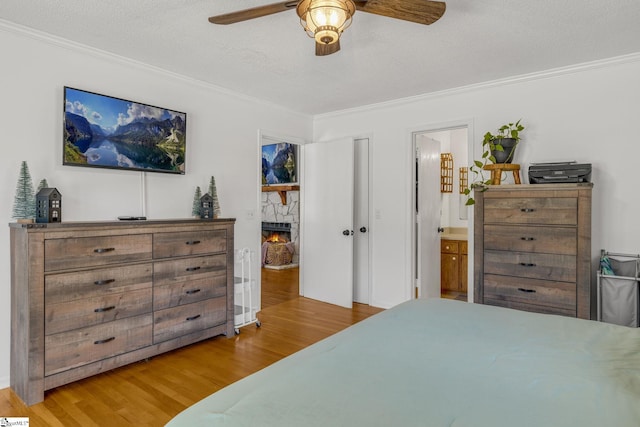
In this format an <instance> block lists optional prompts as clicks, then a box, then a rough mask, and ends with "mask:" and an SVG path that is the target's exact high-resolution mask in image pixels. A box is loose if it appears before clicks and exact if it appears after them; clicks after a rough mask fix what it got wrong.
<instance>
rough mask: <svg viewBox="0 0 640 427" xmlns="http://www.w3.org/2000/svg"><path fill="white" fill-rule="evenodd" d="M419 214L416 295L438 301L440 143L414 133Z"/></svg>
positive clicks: (417, 216)
mask: <svg viewBox="0 0 640 427" xmlns="http://www.w3.org/2000/svg"><path fill="white" fill-rule="evenodd" d="M414 138H415V145H416V156H417V157H416V158H417V162H418V164H417V166H418V167H417V181H418V191H417V198H418V203H417V206H418V212H417V215H416V222H417V231H418V232H417V238H418V242H417V252H418V253H417V256H418V284H419V285H418V296H419V297H420V298H440V235H439V232H438V230H439V228H440V214H441V206H440V205H441V200H440V143H439V142H438V141H436V140H434V139H431V138H429V137H427V136H426V135H424V134H415V137H414Z"/></svg>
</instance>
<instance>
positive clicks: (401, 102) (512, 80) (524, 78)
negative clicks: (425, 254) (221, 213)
mask: <svg viewBox="0 0 640 427" xmlns="http://www.w3.org/2000/svg"><path fill="white" fill-rule="evenodd" d="M634 62H640V52H637V53H632V54H628V55H622V56H616V57H613V58H606V59H600V60H597V61H590V62H584V63H580V64H574V65H569V66H566V67H559V68H552V69H549V70H544V71H537V72H534V73H528V74H521V75H517V76H512V77H506V78H503V79H497V80H491V81H488V82H482V83H475V84H472V85H467V86H460V87H456V88H452V89H445V90H441V91H437V92H429V93H424V94H420V95H414V96H409V97H405V98H398V99H394V100H391V101H385V102H379V103H375V104H368V105H363V106H360V107H354V108H348V109H344V110H337V111H332V112H329V113H323V114H317V115H315V116H313V118H314V120H318V119H330V118H333V117H338V116H344V115H345V114H356V113H364V112H367V111H372V110H378V109H381V108H390V107H399V106H406V105H409V104H413V103H416V102H421V101H425V100H431V99H436V98H443V97H447V96H451V95H459V94H464V93H469V92H474V91H478V90H484V89H490V88H494V87H500V86H507V85H511V84H517V83H523V82H529V81H534V80H543V79H548V78H553V77H558V76H562V75H565V74H577V73H582V72H585V71H590V70H594V69H599V68H609V67H614V66H618V65H622V64H629V63H634Z"/></svg>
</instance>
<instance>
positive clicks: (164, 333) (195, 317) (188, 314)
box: [153, 297, 227, 343]
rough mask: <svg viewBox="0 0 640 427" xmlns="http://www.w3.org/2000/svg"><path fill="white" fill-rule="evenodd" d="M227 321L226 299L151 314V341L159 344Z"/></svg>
mask: <svg viewBox="0 0 640 427" xmlns="http://www.w3.org/2000/svg"><path fill="white" fill-rule="evenodd" d="M226 320H227V299H226V298H225V297H221V298H211V299H208V300H204V301H200V302H196V303H193V304H187V305H181V306H178V307H173V308H167V309H165V310H159V311H156V312H154V314H153V323H154V330H153V341H154V343H159V342H162V341H167V340H170V339H172V338H177V337H180V336H182V335H187V334H189V333H191V332H196V331H200V330H203V329H207V328H211V327H214V326H216V325H220V324H222V323H224V322H225V321H226Z"/></svg>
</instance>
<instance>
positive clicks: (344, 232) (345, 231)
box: [342, 230, 351, 236]
mask: <svg viewBox="0 0 640 427" xmlns="http://www.w3.org/2000/svg"><path fill="white" fill-rule="evenodd" d="M342 234H343V235H345V236H348V235H349V234H351V233H349V230H344V231H343V232H342Z"/></svg>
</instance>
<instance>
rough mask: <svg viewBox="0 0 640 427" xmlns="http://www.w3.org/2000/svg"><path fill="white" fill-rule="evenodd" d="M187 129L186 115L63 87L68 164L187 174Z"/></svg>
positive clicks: (65, 150)
mask: <svg viewBox="0 0 640 427" xmlns="http://www.w3.org/2000/svg"><path fill="white" fill-rule="evenodd" d="M186 130H187V115H186V113H181V112H179V111H174V110H169V109H167V108H161V107H155V106H153V105H147V104H141V103H139V102H133V101H127V100H125V99H120V98H114V97H112V96H106V95H100V94H97V93H93V92H87V91H84V90H79V89H74V88H71V87H65V88H64V148H63V155H62V158H63V160H62V164H64V165H69V166H86V167H98V168H111V169H123V170H133V171H146V172H165V173H175V174H184V172H185V155H186Z"/></svg>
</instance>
